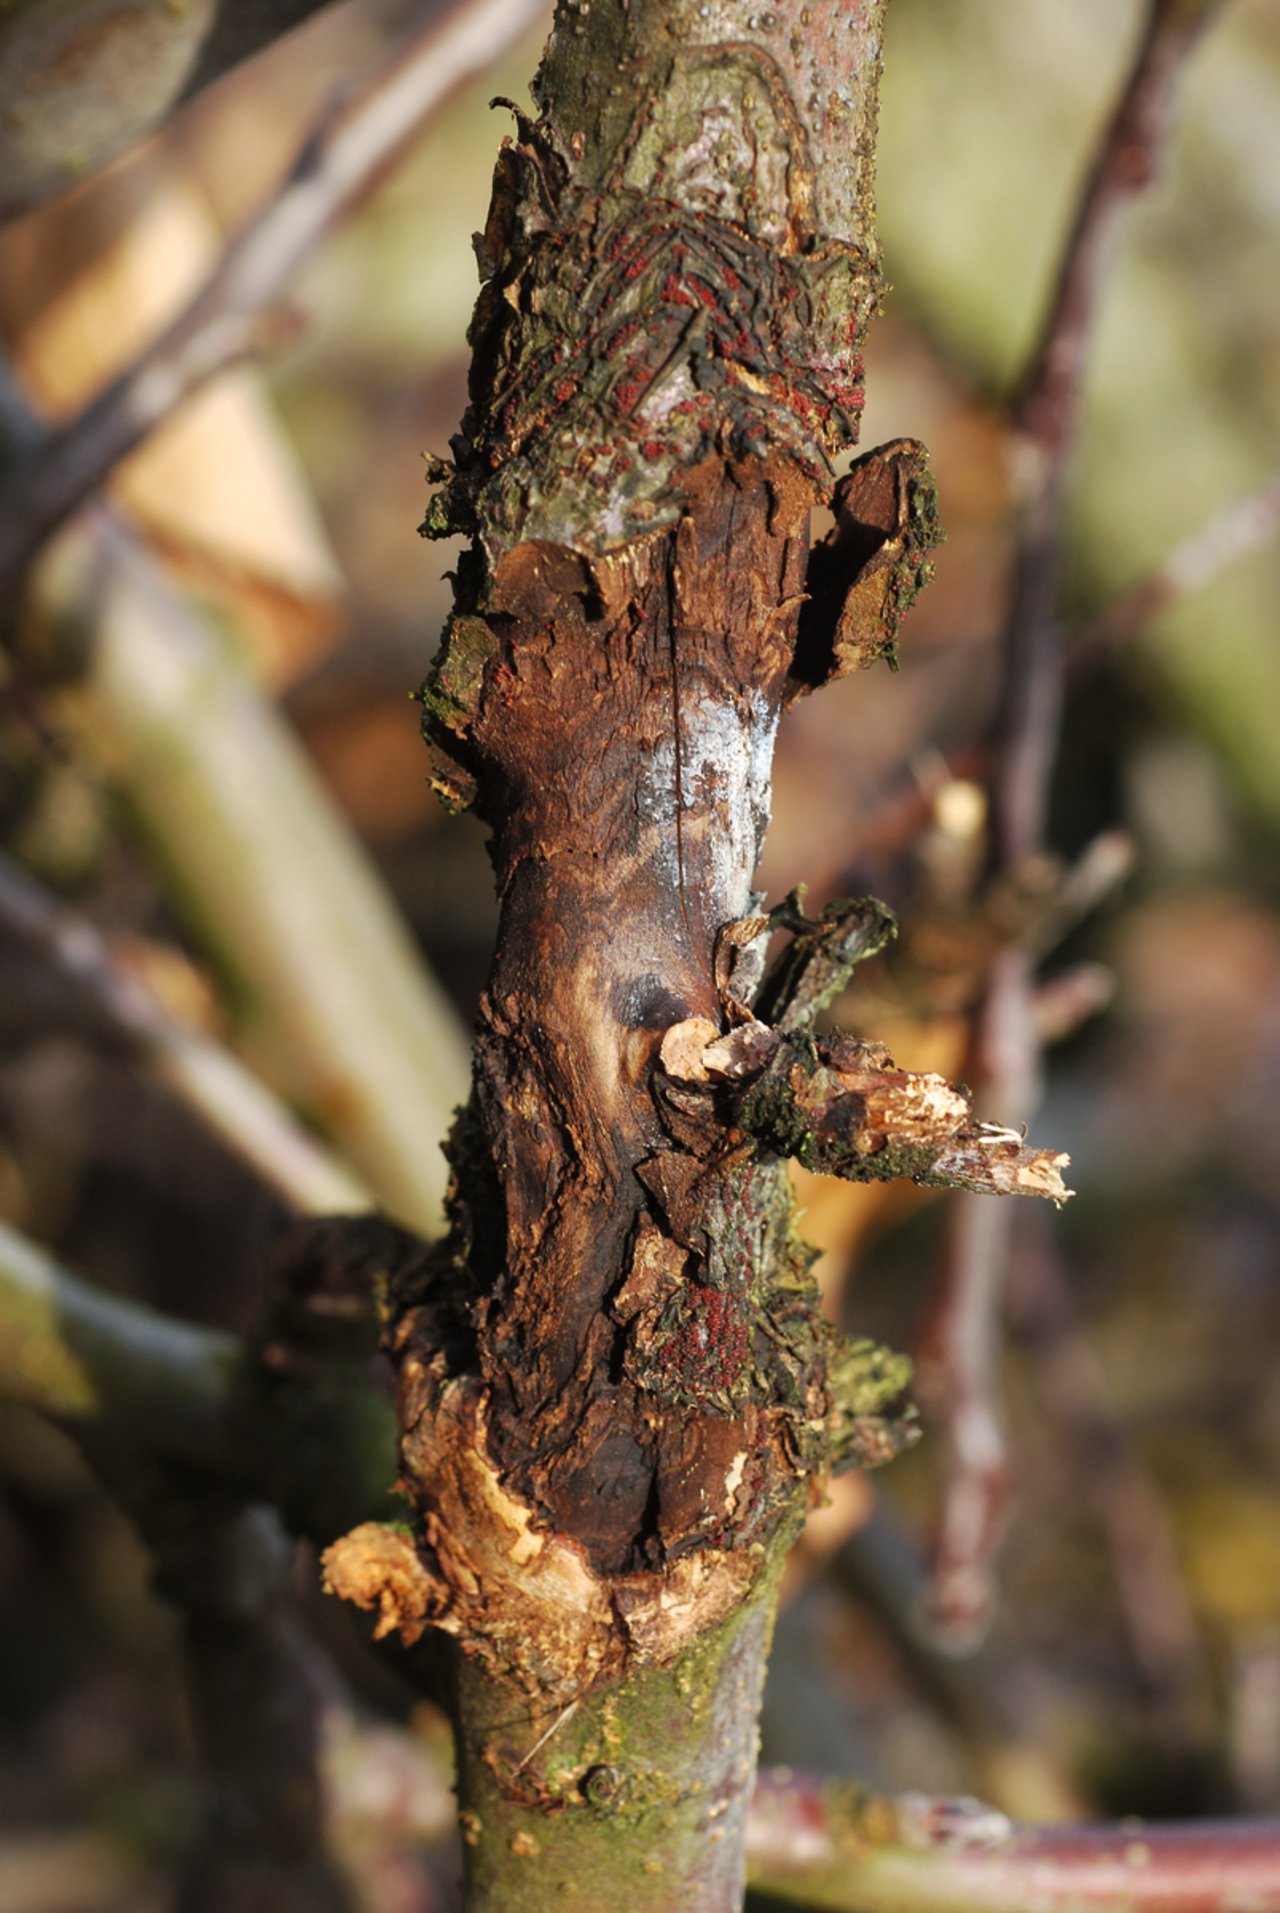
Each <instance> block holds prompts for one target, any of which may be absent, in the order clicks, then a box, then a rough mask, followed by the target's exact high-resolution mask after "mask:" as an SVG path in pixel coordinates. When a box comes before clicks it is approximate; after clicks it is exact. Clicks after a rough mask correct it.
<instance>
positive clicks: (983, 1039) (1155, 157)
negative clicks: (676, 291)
mask: <svg viewBox="0 0 1280 1913" xmlns="http://www.w3.org/2000/svg"><path fill="white" fill-rule="evenodd" d="M1220 4H1221V0H1201V3H1200V4H1188V0H1151V4H1150V5H1149V6H1148V8H1147V13H1146V18H1145V21H1144V25H1143V28H1142V32H1141V35H1140V38H1139V43H1138V47H1137V51H1136V54H1135V56H1134V59H1133V62H1132V65H1131V67H1130V70H1129V74H1128V77H1127V80H1126V81H1125V84H1124V86H1123V88H1122V90H1121V94H1120V97H1119V100H1118V102H1117V105H1116V107H1115V110H1114V112H1113V114H1112V116H1111V119H1110V122H1109V124H1108V125H1107V127H1106V129H1105V131H1104V133H1103V135H1102V139H1101V141H1100V143H1099V146H1098V149H1097V153H1096V156H1095V158H1094V160H1093V162H1092V165H1091V167H1090V169H1089V172H1088V175H1087V177H1086V180H1085V184H1084V187H1083V190H1082V192H1081V196H1080V200H1079V203H1078V206H1077V208H1076V212H1075V215H1074V218H1073V221H1072V225H1071V229H1070V232H1069V235H1068V238H1067V242H1066V246H1065V249H1064V252H1063V256H1062V260H1061V264H1060V266H1059V269H1058V275H1057V280H1056V284H1055V287H1054V291H1053V294H1052V297H1051V299H1050V302H1049V309H1048V313H1047V315H1046V318H1045V322H1044V325H1043V328H1042V331H1041V334H1040V339H1039V342H1038V344H1037V346H1036V348H1035V350H1034V351H1033V353H1032V355H1031V358H1030V361H1029V365H1028V369H1027V372H1026V374H1025V376H1024V379H1023V382H1022V388H1021V392H1020V394H1019V397H1018V399H1017V401H1016V403H1015V406H1014V411H1013V418H1012V431H1013V454H1014V461H1015V479H1016V485H1017V539H1016V552H1015V561H1014V583H1013V596H1012V600H1011V603H1010V607H1009V612H1008V616H1007V619H1006V623H1005V627H1004V633H1003V638H1002V641H1001V653H1000V655H1001V676H1000V685H1001V694H1000V702H999V707H998V710H997V712H996V716H995V721H994V725H993V734H992V769H991V774H990V791H991V863H992V871H993V874H995V875H998V876H1003V877H1004V878H1006V879H1012V880H1015V881H1016V878H1017V876H1018V873H1019V871H1020V870H1022V869H1023V868H1024V867H1026V866H1027V865H1028V864H1029V863H1030V861H1031V860H1032V859H1033V858H1036V857H1038V856H1040V855H1041V853H1042V851H1043V848H1044V841H1045V827H1046V819H1047V815H1048V807H1049V794H1050V783H1051V778H1052V772H1053V764H1054V759H1055V756H1056V752H1057V744H1058V734H1059V727H1060V719H1061V709H1062V692H1063V683H1064V675H1065V668H1066V649H1065V644H1064V640H1063V634H1062V632H1061V629H1060V628H1059V625H1058V621H1057V616H1056V599H1057V590H1058V580H1059V574H1060V570H1061V563H1062V551H1063V536H1064V525H1063V504H1064V497H1065V490H1066V485H1067V479H1068V475H1069V472H1070V466H1071V457H1072V452H1073V449H1074V446H1075V441H1076V436H1077V431H1078V426H1079V419H1080V409H1081V399H1082V394H1083V387H1084V378H1085V371H1086V367H1087V363H1088V353H1089V347H1090V343H1091V341H1092V338H1093V331H1094V323H1095V319H1096V316H1097V311H1098V307H1099V303H1100V299H1101V295H1102V291H1103V288H1104V285H1105V282H1106V269H1107V265H1108V262H1109V257H1110V254H1111V252H1112V250H1113V245H1114V240H1115V238H1116V235H1117V230H1118V227H1119V225H1120V222H1121V219H1122V216H1123V214H1124V213H1125V211H1126V210H1127V208H1128V206H1129V205H1130V203H1131V202H1132V201H1133V200H1134V199H1135V198H1136V197H1137V196H1138V195H1139V194H1141V193H1142V192H1143V191H1144V190H1145V189H1146V188H1147V187H1148V186H1149V185H1150V184H1151V182H1152V181H1153V180H1154V179H1155V177H1156V176H1157V173H1158V171H1159V168H1160V165H1161V162H1162V159H1163V157H1164V153H1165V149H1166V147H1167V145H1168V141H1169V137H1170V133H1171V129H1172V125H1173V115H1174V107H1175V102H1176V97H1177V82H1178V79H1179V76H1180V74H1181V72H1182V69H1183V66H1184V64H1185V62H1186V59H1187V57H1188V55H1189V54H1190V52H1191V50H1192V48H1193V46H1194V45H1195V43H1196V41H1197V39H1198V38H1199V35H1200V33H1201V31H1202V30H1203V29H1204V27H1205V26H1206V25H1207V24H1208V22H1209V20H1210V18H1211V17H1212V16H1213V14H1214V13H1215V12H1216V11H1218V10H1219V6H1220ZM1034 983H1035V954H1034V952H1033V951H1032V950H1031V949H1030V948H1028V947H1027V946H1026V945H1025V943H1014V944H1012V945H1010V946H1009V947H1007V948H1005V949H1004V950H1003V951H1001V952H1000V953H999V955H998V956H997V957H996V958H995V960H994V961H993V963H992V965H991V969H990V973H989V975H988V978H987V981H986V985H985V989H984V991H983V995H982V1000H981V1002H980V1004H979V1007H978V1009H977V1012H976V1014H975V1018H974V1024H973V1036H972V1042H971V1050H970V1062H969V1067H968V1070H967V1072H966V1074H967V1075H968V1077H969V1079H970V1081H972V1082H973V1083H974V1084H975V1086H976V1088H977V1091H978V1098H979V1100H978V1109H979V1113H980V1114H982V1115H986V1116H998V1119H999V1120H1000V1121H1001V1122H1006V1123H1012V1124H1018V1123H1026V1122H1029V1121H1030V1119H1031V1117H1032V1115H1033V1114H1034V1112H1035V1109H1036V1106H1037V1104H1038V1102H1039V1097H1040V1089H1039V1079H1040V1046H1039V1043H1038V1040H1037V1036H1036V1029H1035V1016H1034V1001H1033V998H1034ZM975 1208H976V1205H974V1204H973V1203H971V1202H969V1201H967V1200H966V1198H964V1197H958V1198H955V1199H954V1200H953V1203H952V1205H951V1209H950V1213H949V1217H948V1220H947V1223H946V1241H945V1245H944V1250H943V1255H942V1263H941V1269H940V1279H939V1296H938V1301H937V1304H936V1307H935V1311H934V1314H933V1319H932V1321H931V1324H930V1328H929V1332H928V1337H927V1342H926V1347H925V1351H924V1363H925V1372H924V1377H923V1380H924V1383H925V1386H926V1388H927V1390H928V1392H929V1393H930V1394H931V1396H932V1398H933V1400H934V1401H935V1402H936V1403H937V1404H938V1405H939V1406H940V1407H941V1408H942V1410H943V1412H944V1415H945V1422H944V1429H945V1433H944V1440H945V1443H946V1451H947V1452H946V1458H945V1462H944V1469H945V1486H944V1490H943V1501H942V1507H941V1510H940V1513H939V1517H938V1534H939V1541H938V1560H937V1575H936V1602H937V1609H938V1617H939V1621H940V1623H941V1624H942V1625H943V1626H944V1627H945V1628H948V1629H951V1630H954V1631H955V1632H956V1633H957V1636H964V1635H969V1634H971V1633H972V1632H973V1631H974V1629H975V1628H980V1627H981V1626H982V1625H983V1624H984V1622H985V1618H986V1616H987V1613H988V1611H989V1608H990V1604H991V1599H992V1592H993V1590H992V1579H991V1563H992V1559H993V1555H994V1551H995V1548H996V1546H997V1544H998V1542H999V1539H1000V1535H1001V1532H1002V1529H1003V1525H1004V1519H1005V1512H1006V1503H1007V1496H1008V1463H1007V1460H1006V1457H1005V1453H1004V1435H1003V1415H1002V1411H1001V1408H1000V1403H999V1387H998V1362H999V1339H1000V1312H1001V1304H1002V1299H1003V1295H1004V1290H1005V1285H1006V1280H1007V1271H1008V1264H1009V1257H1010V1244H1011V1240H1012V1232H1013V1227H1014V1221H1013V1216H1012V1213H1010V1212H1003V1213H999V1214H997V1215H995V1216H992V1217H987V1216H985V1215H984V1216H981V1217H980V1216H978V1215H977V1214H976V1213H974V1211H975Z"/></svg>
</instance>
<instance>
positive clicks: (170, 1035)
mask: <svg viewBox="0 0 1280 1913" xmlns="http://www.w3.org/2000/svg"><path fill="white" fill-rule="evenodd" d="M0 941H3V942H4V943H7V944H8V945H9V946H10V947H12V948H16V949H17V950H20V951H22V952H25V953H26V955H28V956H29V957H32V958H34V959H36V960H37V961H38V962H40V963H42V964H44V965H46V966H48V968H50V969H51V970H53V971H54V973H55V974H56V976H57V979H58V981H59V983H60V984H61V985H62V987H63V989H64V992H65V993H66V995H67V996H68V997H69V998H70V1000H71V1002H72V1003H73V1004H74V1005H75V1006H76V1008H77V1009H78V1010H79V1012H80V1013H81V1014H82V1015H83V1016H85V1017H87V1019H88V1021H89V1023H90V1025H91V1027H92V1028H94V1030H95V1031H96V1033H97V1034H98V1035H99V1037H100V1038H105V1040H106V1041H108V1042H109V1043H111V1044H113V1045H114V1046H115V1047H116V1048H118V1049H120V1050H121V1051H123V1053H124V1054H125V1055H127V1056H129V1057H131V1058H132V1059H133V1060H134V1061H135V1062H137V1063H139V1064H141V1065H142V1067H144V1068H145V1069H148V1070H150V1071H151V1072H152V1073H153V1074H154V1075H155V1076H156V1077H157V1079H158V1080H159V1081H160V1082H162V1083H163V1084H164V1085H165V1086H166V1088H168V1089H169V1090H170V1091H171V1092H172V1093H173V1094H174V1095H176V1096H178V1097H180V1098H181V1100H182V1101H183V1102H185V1103H186V1104H187V1105H188V1106H189V1107H190V1108H191V1109H192V1110H194V1112H195V1113H196V1115H197V1116H199V1117H200V1119H201V1120H202V1121H203V1122H204V1123H205V1124H207V1126H208V1128H209V1129H210V1130H211V1131H212V1133H213V1134H214V1135H215V1136H217V1137H218V1138H219V1139H220V1140H221V1141H222V1142H223V1143H224V1144H225V1145H226V1146H227V1147H229V1148H230V1149H232V1150H233V1151H234V1153H235V1154H236V1155H238V1156H239V1157H240V1158H241V1160H242V1161H243V1162H245V1163H246V1164H247V1165H248V1166H249V1167H250V1168H251V1169H253V1170H254V1171H255V1172H256V1173H257V1174H258V1175H259V1176H261V1178H262V1179H263V1181H264V1182H265V1183H267V1184H268V1185H269V1186H270V1187H272V1188H274V1189H275V1190H277V1191H278V1193H279V1194H280V1195H281V1196H282V1197H283V1198H284V1200H285V1201H286V1202H288V1203H289V1204H291V1206H292V1207H293V1208H295V1209H298V1210H301V1211H303V1212H304V1213H313V1214H317V1215H323V1214H326V1213H338V1214H344V1215H348V1214H354V1213H355V1212H357V1211H359V1210H362V1209H368V1208H370V1207H372V1197H371V1196H370V1194H369V1192H368V1190H367V1189H366V1188H365V1187H364V1185H363V1184H362V1183H361V1182H360V1180H359V1179H358V1177H356V1176H355V1175H354V1173H353V1172H352V1171H351V1170H350V1169H348V1168H347V1167H346V1165H345V1164H344V1163H342V1162H339V1161H338V1159H337V1158H336V1157H335V1156H331V1155H330V1154H329V1153H328V1151H327V1150H325V1149H324V1148H323V1147H322V1146H321V1144H320V1143H318V1142H317V1141H316V1140H315V1138H314V1137H312V1136H311V1135H309V1134H308V1132H307V1131H306V1130H305V1129H303V1127H302V1126H301V1124H300V1123H299V1122H297V1120H296V1119H295V1118H294V1116H293V1115H292V1114H291V1113H290V1111H289V1110H288V1109H287V1108H286V1107H285V1105H284V1104H283V1103H282V1102H281V1101H280V1100H279V1098H278V1097H276V1096H275V1095H273V1093H272V1092H271V1090H269V1089H268V1088H267V1087H266V1085H265V1084H264V1083H262V1082H260V1081H259V1080H258V1078H257V1077H256V1076H254V1075H253V1074H252V1073H251V1072H250V1071H249V1070H247V1069H246V1068H245V1067H244V1065H243V1064H242V1063H241V1062H240V1061H239V1060H238V1059H237V1058H236V1057H235V1056H233V1055H232V1054H231V1052H230V1051H228V1050H226V1049H223V1048H222V1047H221V1046H220V1045H219V1044H217V1043H215V1042H212V1041H211V1040H210V1039H209V1038H208V1037H206V1036H204V1035H202V1034H201V1033H200V1032H199V1031H197V1030H194V1029H192V1028H190V1027H189V1026H188V1025H186V1024H184V1023H181V1022H179V1020H178V1019H177V1017H175V1016H173V1015H172V1014H171V1013H170V1011H169V1010H168V1009H167V1008H166V1007H165V1005H164V1004H163V1003H162V1002H161V1001H160V999H159V998H158V997H157V996H156V995H155V993H154V991H153V990H152V989H151V988H150V986H149V985H148V983H147V981H146V977H145V973H144V972H143V971H142V970H140V969H139V968H138V966H137V965H136V964H135V965H133V966H130V964H129V962H128V958H127V954H126V953H124V952H122V951H121V950H120V949H119V948H118V947H117V946H116V945H114V944H113V943H112V941H111V940H109V939H108V938H107V937H105V936H103V934H102V933H101V932H100V931H99V930H98V929H97V928H96V927H95V925H94V924H92V923H91V922H90V921H89V919H88V918H87V917H85V916H82V915H80V914H79V913H78V912H77V911H74V910H71V909H69V908H68V907H67V906H66V905H64V904H60V903H58V902H57V901H55V899H54V898H53V897H51V896H50V895H49V894H48V893H47V892H46V891H44V890H43V889H42V888H41V886H40V885H39V884H38V883H36V882H35V881H34V879H33V878H31V877H29V876H27V875H26V873H25V872H24V871H22V870H20V869H19V868H18V867H17V865H16V864H14V863H12V862H11V861H10V860H9V859H8V858H7V857H5V856H3V855H2V854H0Z"/></svg>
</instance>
